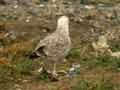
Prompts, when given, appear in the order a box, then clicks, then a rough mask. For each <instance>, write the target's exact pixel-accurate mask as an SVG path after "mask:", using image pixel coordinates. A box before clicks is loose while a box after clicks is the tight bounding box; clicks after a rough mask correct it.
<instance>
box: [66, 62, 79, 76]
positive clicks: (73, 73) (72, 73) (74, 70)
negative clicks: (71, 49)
mask: <svg viewBox="0 0 120 90" xmlns="http://www.w3.org/2000/svg"><path fill="white" fill-rule="evenodd" d="M79 74H80V64H73V65H72V67H71V68H70V69H69V71H68V76H78V75H79Z"/></svg>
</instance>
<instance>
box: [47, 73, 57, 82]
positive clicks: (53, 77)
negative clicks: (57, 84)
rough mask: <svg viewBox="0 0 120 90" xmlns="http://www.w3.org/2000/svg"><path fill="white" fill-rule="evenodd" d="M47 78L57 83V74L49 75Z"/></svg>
mask: <svg viewBox="0 0 120 90" xmlns="http://www.w3.org/2000/svg"><path fill="white" fill-rule="evenodd" d="M48 77H49V79H50V80H51V81H59V77H58V74H57V73H49V74H48Z"/></svg>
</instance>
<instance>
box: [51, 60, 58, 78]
mask: <svg viewBox="0 0 120 90" xmlns="http://www.w3.org/2000/svg"><path fill="white" fill-rule="evenodd" d="M52 73H53V75H55V76H57V72H56V63H55V62H54V63H53V72H52Z"/></svg>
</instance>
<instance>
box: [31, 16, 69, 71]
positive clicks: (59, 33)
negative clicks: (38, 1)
mask: <svg viewBox="0 0 120 90" xmlns="http://www.w3.org/2000/svg"><path fill="white" fill-rule="evenodd" d="M70 48H71V40H70V36H69V18H68V17H67V16H61V17H60V18H59V19H58V22H57V28H56V31H55V32H53V33H52V34H51V35H49V36H47V37H45V38H44V39H43V40H40V42H39V43H38V45H37V46H36V48H35V50H34V52H33V53H34V55H35V54H36V55H37V56H41V55H44V56H47V60H46V62H48V63H49V62H52V63H53V64H55V63H59V62H60V61H62V60H64V58H65V56H66V55H67V54H68V52H69V50H70ZM41 50H42V51H41ZM55 67H56V66H54V72H55Z"/></svg>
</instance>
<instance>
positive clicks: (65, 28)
mask: <svg viewBox="0 0 120 90" xmlns="http://www.w3.org/2000/svg"><path fill="white" fill-rule="evenodd" d="M56 32H57V33H58V34H62V35H69V24H60V25H59V24H58V26H57V29H56Z"/></svg>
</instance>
